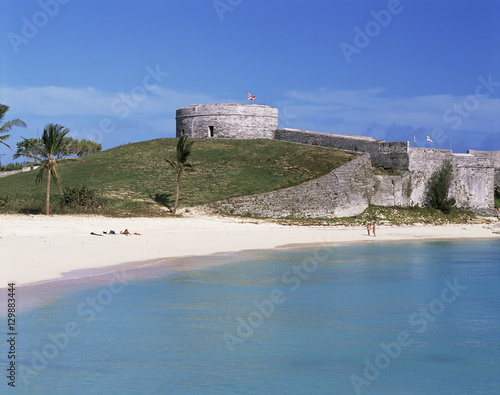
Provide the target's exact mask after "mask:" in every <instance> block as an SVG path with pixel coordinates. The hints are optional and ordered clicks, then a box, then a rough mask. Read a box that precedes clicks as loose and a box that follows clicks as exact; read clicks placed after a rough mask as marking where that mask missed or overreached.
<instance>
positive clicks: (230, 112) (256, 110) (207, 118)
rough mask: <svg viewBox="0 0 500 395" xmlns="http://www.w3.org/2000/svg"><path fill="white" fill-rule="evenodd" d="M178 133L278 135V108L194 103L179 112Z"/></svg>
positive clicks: (235, 136) (200, 135) (240, 136)
mask: <svg viewBox="0 0 500 395" xmlns="http://www.w3.org/2000/svg"><path fill="white" fill-rule="evenodd" d="M175 122H176V136H177V137H180V136H181V135H186V136H188V137H191V138H198V139H200V138H229V139H257V138H267V139H272V138H274V131H275V130H276V129H278V109H277V108H273V107H269V106H262V105H258V104H236V103H223V104H193V105H191V106H188V107H184V108H180V109H178V110H177V111H176V113H175Z"/></svg>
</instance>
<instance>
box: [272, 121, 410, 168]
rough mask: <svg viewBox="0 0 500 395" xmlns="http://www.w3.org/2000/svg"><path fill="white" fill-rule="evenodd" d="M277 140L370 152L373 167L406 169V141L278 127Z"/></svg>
mask: <svg viewBox="0 0 500 395" xmlns="http://www.w3.org/2000/svg"><path fill="white" fill-rule="evenodd" d="M275 138H276V139H277V140H282V141H288V142H291V143H300V144H308V145H317V146H320V147H327V148H334V149H339V150H345V151H352V152H365V153H368V154H370V156H371V160H372V164H373V166H374V167H381V168H384V169H390V168H394V169H404V170H407V169H408V142H407V141H403V142H395V143H388V142H385V141H383V140H375V139H374V138H372V137H367V136H355V135H347V134H333V133H319V132H312V131H308V130H298V129H279V130H277V131H276V134H275Z"/></svg>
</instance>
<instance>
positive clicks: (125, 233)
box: [120, 229, 141, 236]
mask: <svg viewBox="0 0 500 395" xmlns="http://www.w3.org/2000/svg"><path fill="white" fill-rule="evenodd" d="M120 234H121V235H127V236H128V235H137V236H140V235H141V234H140V233H137V232H136V233H130V232H129V230H128V229H125V230H124V231H123V232H120Z"/></svg>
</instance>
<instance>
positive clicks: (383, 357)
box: [0, 240, 500, 394]
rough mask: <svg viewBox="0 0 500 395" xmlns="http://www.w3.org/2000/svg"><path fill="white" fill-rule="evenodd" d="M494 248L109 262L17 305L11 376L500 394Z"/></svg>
mask: <svg viewBox="0 0 500 395" xmlns="http://www.w3.org/2000/svg"><path fill="white" fill-rule="evenodd" d="M499 252H500V240H476V241H470V240H467V241H463V240H461V241H432V242H411V243H394V244H377V243H371V244H361V245H350V246H349V245H347V246H336V247H328V248H325V247H313V248H308V249H278V250H270V251H267V250H266V251H251V252H243V253H238V254H234V255H227V256H219V257H205V258H197V259H204V260H211V261H215V262H219V263H221V264H222V263H223V264H224V265H221V266H216V267H211V268H209V269H203V270H196V271H190V272H183V273H177V274H164V272H165V273H166V271H164V269H163V268H162V266H161V265H156V266H152V267H151V268H150V270H151V271H152V273H149V274H148V275H147V276H148V277H150V276H151V275H154V276H155V277H152V278H151V277H150V278H143V279H137V280H134V281H132V280H130V278H129V277H126V276H122V275H118V274H113V277H111V279H109V280H106V282H105V283H101V284H99V285H94V286H86V287H84V288H75V289H74V290H73V291H71V292H67V293H65V294H64V295H61V296H60V297H58V298H52V300H50V301H49V302H47V304H45V305H43V306H40V307H36V308H33V309H31V310H29V311H25V312H23V313H21V314H20V315H19V320H18V322H19V324H18V331H19V336H18V351H17V352H18V363H19V364H20V365H22V367H20V366H18V378H17V387H16V389H15V390H14V391H11V392H15V393H29V394H54V393H64V394H66V393H67V394H356V393H363V394H474V393H478V394H486V393H489V394H500V257H499ZM193 259H194V258H193ZM21 297H22V290H19V292H18V298H21ZM2 359H3V358H2ZM3 362H4V360H2V363H3ZM3 366H4V365H2V367H3ZM6 380H7V379H4V381H6ZM0 385H1V386H2V389H3V388H7V386H6V385H5V384H4V383H1V384H0ZM9 390H10V388H9Z"/></svg>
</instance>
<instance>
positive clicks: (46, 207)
mask: <svg viewBox="0 0 500 395" xmlns="http://www.w3.org/2000/svg"><path fill="white" fill-rule="evenodd" d="M51 173H52V171H51V170H50V169H49V170H48V171H47V199H46V200H45V215H50V177H51V176H52V174H51Z"/></svg>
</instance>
